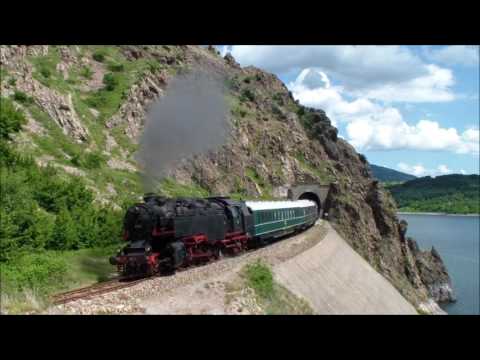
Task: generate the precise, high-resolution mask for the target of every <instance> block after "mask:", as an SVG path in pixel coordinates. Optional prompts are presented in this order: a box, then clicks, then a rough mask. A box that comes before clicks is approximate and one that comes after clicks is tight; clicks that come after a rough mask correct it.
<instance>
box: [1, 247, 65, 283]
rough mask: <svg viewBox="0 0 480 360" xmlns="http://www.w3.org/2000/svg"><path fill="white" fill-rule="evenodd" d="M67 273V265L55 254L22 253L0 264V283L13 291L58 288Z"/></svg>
mask: <svg viewBox="0 0 480 360" xmlns="http://www.w3.org/2000/svg"><path fill="white" fill-rule="evenodd" d="M66 272H67V263H66V261H65V260H64V259H62V258H60V257H58V256H56V254H55V253H51V252H46V253H24V254H19V256H17V257H16V258H15V260H12V261H9V262H7V263H5V264H2V283H3V281H5V283H6V284H7V287H8V288H9V289H10V290H13V291H22V290H24V289H32V288H33V289H38V290H42V291H44V292H46V291H47V290H48V289H51V288H56V287H58V284H59V283H61V282H62V281H63V279H64V276H65V275H66Z"/></svg>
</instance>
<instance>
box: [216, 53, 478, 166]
mask: <svg viewBox="0 0 480 360" xmlns="http://www.w3.org/2000/svg"><path fill="white" fill-rule="evenodd" d="M220 50H221V51H222V53H223V54H225V53H226V52H230V53H231V54H232V55H233V56H234V57H235V59H236V60H237V61H238V62H239V63H240V64H241V65H242V66H248V65H253V66H256V67H259V68H262V69H264V70H266V71H269V72H272V73H274V74H276V75H277V76H278V77H279V78H280V79H281V80H282V81H283V82H284V83H285V84H286V85H287V87H288V88H289V89H290V90H291V91H292V93H293V95H294V97H295V98H296V99H298V100H299V101H300V103H302V104H304V105H307V106H311V107H315V108H320V109H323V110H325V111H326V113H327V115H328V116H329V117H330V119H331V120H332V122H333V123H334V125H335V126H337V127H338V129H339V134H340V136H342V137H343V138H344V139H346V140H347V141H349V142H350V143H351V144H352V145H353V146H354V147H355V148H356V149H357V151H359V152H361V153H363V154H365V155H366V156H367V158H368V160H369V161H370V162H371V163H373V164H377V165H382V166H387V167H389V168H392V169H396V170H400V171H404V172H408V173H411V174H414V175H417V176H426V175H431V176H437V175H443V174H448V173H465V174H472V173H475V174H478V173H479V76H480V75H479V48H478V46H475V47H472V46H263V45H262V46H258V45H256V46H246V45H242V46H221V47H220Z"/></svg>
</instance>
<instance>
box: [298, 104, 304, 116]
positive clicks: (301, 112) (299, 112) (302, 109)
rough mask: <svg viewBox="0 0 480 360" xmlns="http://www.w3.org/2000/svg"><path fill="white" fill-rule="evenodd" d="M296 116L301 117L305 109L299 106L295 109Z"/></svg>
mask: <svg viewBox="0 0 480 360" xmlns="http://www.w3.org/2000/svg"><path fill="white" fill-rule="evenodd" d="M297 115H298V116H303V115H305V108H304V107H303V106H299V107H298V109H297Z"/></svg>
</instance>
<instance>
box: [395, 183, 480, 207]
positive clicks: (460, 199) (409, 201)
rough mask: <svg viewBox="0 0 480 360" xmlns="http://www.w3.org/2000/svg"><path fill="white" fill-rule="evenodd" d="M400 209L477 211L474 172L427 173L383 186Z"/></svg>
mask: <svg viewBox="0 0 480 360" xmlns="http://www.w3.org/2000/svg"><path fill="white" fill-rule="evenodd" d="M387 188H388V189H389V190H390V192H391V193H392V195H393V197H394V199H395V201H396V202H397V204H398V207H399V210H400V211H411V212H441V213H448V214H473V213H475V214H478V213H480V177H479V176H478V175H456V174H455V175H444V176H437V177H435V178H431V177H429V176H427V177H423V178H418V179H415V180H411V181H407V182H405V183H402V184H397V185H391V186H388V187H387Z"/></svg>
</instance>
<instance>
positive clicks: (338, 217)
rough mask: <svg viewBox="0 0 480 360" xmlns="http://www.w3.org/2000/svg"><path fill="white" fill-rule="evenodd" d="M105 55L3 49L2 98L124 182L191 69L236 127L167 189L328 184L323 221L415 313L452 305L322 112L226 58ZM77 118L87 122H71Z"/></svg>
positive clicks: (131, 52) (191, 49) (192, 52)
mask: <svg viewBox="0 0 480 360" xmlns="http://www.w3.org/2000/svg"><path fill="white" fill-rule="evenodd" d="M108 49H109V54H111V55H110V58H109V60H108V61H109V62H105V61H103V62H101V61H100V60H101V59H100V58H99V57H98V56H97V60H98V61H97V60H95V59H94V58H93V53H94V49H91V47H81V46H80V47H77V46H75V47H71V46H67V47H60V48H55V49H51V48H49V47H48V46H17V47H14V46H0V61H1V64H2V68H4V69H5V70H6V71H7V72H8V77H9V78H11V79H12V81H10V80H9V81H4V80H3V79H2V84H1V89H2V96H11V95H12V94H13V93H14V91H15V90H17V91H18V90H19V91H22V92H24V93H26V94H27V95H28V96H30V97H31V98H32V99H33V101H34V102H35V104H37V105H38V106H39V107H40V109H41V110H43V112H45V113H46V114H47V115H48V116H49V117H50V118H51V119H52V121H54V123H55V124H56V125H57V126H59V127H60V128H61V129H62V131H63V132H64V133H65V134H67V135H68V136H69V137H70V138H71V139H72V141H74V142H78V143H80V144H83V143H85V144H84V145H81V146H85V148H86V147H91V148H96V149H98V150H99V151H101V152H103V153H104V154H107V156H108V157H109V158H108V159H107V160H108V166H109V167H111V168H114V169H117V170H122V169H124V170H127V171H131V170H133V169H132V166H131V165H130V163H129V161H131V160H132V159H131V156H132V155H133V154H134V152H135V148H136V144H137V142H138V139H139V136H140V134H141V132H142V129H143V126H144V123H145V115H146V110H147V108H148V106H149V105H150V104H151V103H152V102H153V101H155V100H157V99H159V98H161V96H162V95H163V94H164V92H165V91H168V83H169V81H170V80H171V79H172V78H173V77H174V76H175V75H176V74H179V73H181V72H182V71H189V70H192V69H201V70H203V71H206V72H209V73H212V74H215V75H216V76H219V77H222V78H223V79H225V84H226V88H225V90H226V91H225V98H226V100H227V102H228V104H229V106H230V113H229V116H228V121H230V122H231V124H232V125H233V127H232V128H233V129H232V134H231V137H230V141H228V143H226V144H225V145H224V146H223V147H222V148H221V149H218V150H217V151H212V152H210V153H208V154H202V155H196V156H192V157H190V158H186V159H185V160H184V161H181V162H180V163H179V164H178V166H176V167H175V168H172V169H170V170H169V175H170V176H171V177H172V178H173V179H175V180H176V181H177V182H178V183H180V184H183V185H186V186H189V185H195V186H200V187H201V188H203V189H205V190H208V192H210V193H212V194H223V195H231V194H234V195H237V196H248V197H262V198H270V197H272V196H274V195H278V194H279V193H281V192H282V189H285V188H288V187H289V186H291V185H293V184H301V183H308V182H317V183H323V184H330V192H329V195H328V197H327V199H326V203H325V210H326V211H327V212H328V214H329V219H330V222H331V224H332V225H333V227H334V228H335V229H336V230H337V231H338V232H339V233H340V234H341V236H342V237H343V238H345V239H346V240H347V241H348V242H349V243H350V245H351V246H352V247H353V248H354V249H355V250H356V251H357V252H358V253H359V254H360V255H361V256H362V257H363V258H364V259H366V260H367V261H368V262H369V263H370V264H371V265H372V266H373V267H374V268H375V269H376V270H377V271H379V272H380V273H381V274H382V275H383V276H384V277H386V278H387V279H388V280H389V281H390V282H391V283H392V284H393V285H394V286H395V287H396V288H397V289H398V290H399V291H400V292H401V293H402V295H403V296H404V297H405V298H407V299H408V300H409V301H410V302H411V303H412V304H413V305H415V306H417V308H420V305H421V304H427V303H428V304H431V301H433V302H435V301H451V300H452V299H454V295H453V291H452V290H451V281H450V279H449V277H448V273H447V271H446V269H445V266H444V264H443V262H442V261H441V258H440V256H439V255H438V254H437V252H436V251H435V250H432V251H427V252H422V251H420V250H419V249H418V246H417V245H416V244H414V243H413V242H412V241H410V240H406V239H405V234H406V225H405V224H400V223H399V222H398V219H397V216H396V205H395V202H394V200H393V199H392V197H391V196H390V194H389V193H388V192H387V191H386V190H385V189H384V188H383V186H382V185H381V184H380V183H378V182H377V181H376V180H375V179H373V177H372V174H371V170H370V167H369V165H368V161H367V159H366V158H365V157H364V156H363V155H361V154H358V153H357V152H356V151H355V149H354V148H353V147H352V146H351V145H350V144H348V143H347V142H346V141H345V140H343V139H341V138H339V137H338V131H337V129H336V128H335V127H333V126H332V125H331V122H330V120H329V119H328V116H327V115H326V114H325V112H324V111H322V110H315V109H310V108H306V107H304V106H301V105H300V104H298V102H297V101H295V100H294V99H293V97H292V94H291V93H290V92H289V91H288V89H287V87H286V86H285V85H284V84H283V83H282V82H281V81H280V80H279V79H278V78H277V77H276V76H275V75H274V74H270V73H267V72H265V71H262V70H260V69H257V68H255V67H251V66H249V67H245V68H242V67H241V66H240V65H239V64H238V63H237V62H236V61H235V59H234V58H233V56H232V55H230V54H228V55H227V56H225V58H222V57H221V56H220V55H219V54H218V52H216V51H212V49H210V50H209V49H207V48H202V47H198V46H131V45H129V46H116V47H109V48H108ZM51 51H54V52H55V58H54V60H55V61H56V68H55V69H56V70H55V71H56V73H58V74H59V75H58V79H57V80H58V82H62V81H63V82H66V81H70V82H71V84H73V85H68V86H67V85H65V83H62V84H63V85H65V86H63V87H62V86H60V87H56V84H55V83H52V84H51V85H50V86H47V85H46V84H45V83H41V82H40V81H38V80H37V79H36V76H34V66H33V62H32V59H35V58H39V57H45V56H51ZM52 56H53V55H52ZM118 62H121V63H122V64H127V65H129V66H128V67H126V66H124V67H123V70H122V71H124V72H126V74H124V78H123V79H124V80H123V83H122V84H127V83H128V84H129V85H128V88H125V89H123V90H122V91H123V92H122V94H121V97H120V96H119V97H111V99H109V101H110V102H113V101H117V103H114V105H115V106H112V104H110V103H108V105H109V106H110V107H109V108H108V111H106V110H105V109H104V108H102V107H98V108H95V109H93V108H92V105H91V103H87V102H86V100H85V99H87V98H88V97H89V96H92V94H93V95H95V94H98V92H99V91H101V90H102V89H103V86H104V84H102V82H101V79H102V78H103V76H104V74H105V73H106V72H107V71H114V70H109V69H111V68H112V66H113V65H116V64H117V63H118ZM112 64H113V65H112ZM84 67H89V69H90V72H91V73H92V74H91V75H90V78H88V77H86V78H85V79H81V80H75V78H70V75H71V74H77V73H80V72H81V71H82V69H83V70H85V69H84ZM75 81H77V82H78V84H77V83H75ZM65 89H67V90H65ZM74 95H75V98H73V96H74ZM72 99H74V100H75V101H73V100H72ZM17 105H18V106H22V104H20V103H18V104H17ZM111 109H113V113H112V110H111ZM81 110H83V111H82V112H81V113H82V114H85V113H88V114H90V115H88V116H87V117H84V115H82V116H79V115H78V114H79V113H80V111H81ZM85 116H86V115H85ZM87 118H90V120H89V121H87V120H86V119H87ZM35 120H38V119H35ZM99 128H100V131H99ZM214 130H215V129H212V131H214ZM192 131H194V129H192ZM87 143H88V144H87ZM47 155H52V156H56V155H55V154H47ZM56 160H58V159H56ZM52 161H55V160H52ZM85 176H86V177H88V176H90V175H89V174H88V173H86V175H85ZM92 176H97V175H96V174H95V175H92ZM91 180H92V181H96V180H97V179H95V178H92V179H91ZM124 183H125V185H123V184H124ZM129 184H131V183H129V182H128V181H126V182H125V181H122V182H121V183H118V184H116V186H117V188H116V189H115V188H114V189H113V190H114V191H116V192H117V193H121V192H122V191H124V190H126V189H127V187H128V186H130V185H129ZM112 186H113V185H109V189H110V191H109V192H111V193H113V192H112V191H111V190H112ZM121 186H125V189H123V188H121ZM109 189H105V191H107V192H108V190H109ZM128 190H130V189H128ZM283 192H284V191H283ZM427 308H428V309H432V307H431V306H430V307H427Z"/></svg>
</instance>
